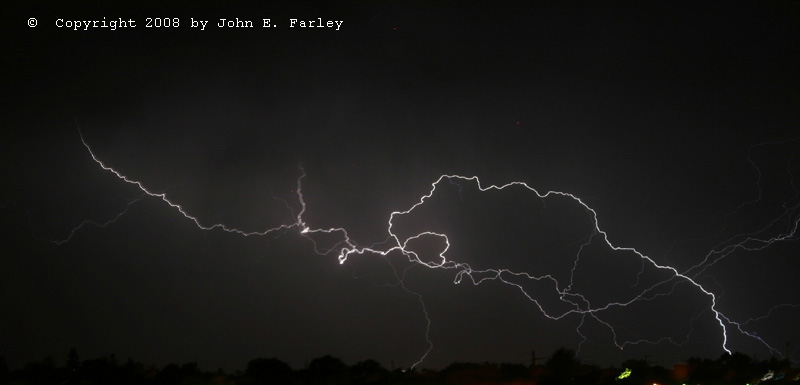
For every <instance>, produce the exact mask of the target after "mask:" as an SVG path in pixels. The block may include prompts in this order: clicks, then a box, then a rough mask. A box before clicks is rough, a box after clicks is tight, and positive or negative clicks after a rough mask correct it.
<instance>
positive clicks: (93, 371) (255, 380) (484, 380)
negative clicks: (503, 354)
mask: <svg viewBox="0 0 800 385" xmlns="http://www.w3.org/2000/svg"><path fill="white" fill-rule="evenodd" d="M538 361H539V359H537V358H536V357H535V354H532V358H531V365H522V364H496V363H488V362H484V363H458V362H457V363H453V364H451V365H450V366H448V367H446V368H445V369H442V370H427V369H421V370H402V369H396V370H387V369H386V368H384V367H383V366H381V364H380V363H378V362H376V361H373V360H366V361H361V362H358V363H356V364H354V365H352V366H348V365H346V364H345V363H344V362H342V360H340V359H338V358H336V357H333V356H330V355H326V356H323V357H319V358H315V359H313V360H312V361H310V362H309V363H308V365H306V367H305V368H302V369H292V367H291V366H289V365H288V364H287V363H285V362H283V361H281V360H279V359H276V358H256V359H254V360H251V361H250V362H248V363H247V369H246V370H245V371H243V372H242V371H237V372H235V373H225V372H224V371H222V370H221V369H220V370H217V371H212V372H206V371H201V370H199V369H198V367H197V363H196V362H190V363H184V364H169V365H166V366H164V367H163V368H157V367H155V366H152V365H145V364H142V363H140V362H136V361H134V360H132V359H131V358H128V359H127V360H126V361H125V362H122V363H120V362H118V361H117V358H116V357H115V356H114V355H111V356H108V357H101V358H95V359H90V360H84V361H81V360H80V358H79V356H78V353H77V352H76V351H75V349H72V350H71V351H70V352H69V354H68V355H67V360H66V364H65V365H64V366H57V365H56V363H55V360H54V359H53V358H52V357H47V358H45V359H43V360H41V361H39V362H33V363H29V364H27V365H25V366H24V367H23V368H21V369H18V370H13V371H10V370H9V368H8V366H7V363H6V360H5V358H3V357H0V384H37V385H38V384H43V385H44V384H48V385H49V384H80V385H92V384H120V385H126V384H131V385H133V384H153V385H161V384H165V385H166V384H176V385H195V384H209V385H211V384H213V385H234V384H239V385H256V384H270V385H272V384H275V385H292V384H313V385H339V384H342V385H359V384H448V385H449V384H454V385H455V384H460V385H461V384H467V385H470V384H474V385H478V384H507V385H511V384H520V385H521V384H537V385H562V384H563V385H591V384H614V385H634V384H637V385H638V384H646V385H652V384H658V385H669V384H685V385H697V384H701V385H716V384H720V385H722V384H736V385H747V384H749V385H756V384H760V383H762V385H766V384H776V385H777V384H788V383H792V384H800V370H798V369H797V368H794V367H793V366H792V365H791V362H790V361H789V360H786V359H782V360H779V359H776V358H770V359H769V360H766V361H757V360H755V359H753V358H751V357H749V356H747V355H744V354H741V353H734V354H732V355H730V354H724V355H722V356H721V357H719V358H718V359H716V360H711V359H702V358H698V357H692V358H689V359H687V360H686V361H685V362H682V363H679V364H675V365H673V366H672V367H669V368H666V367H663V366H659V365H652V363H651V362H649V361H647V359H631V360H627V361H625V362H623V363H622V364H621V365H620V366H619V367H609V368H601V367H599V366H595V365H590V364H586V363H583V362H581V361H580V360H579V359H577V358H576V356H575V352H574V351H572V350H568V349H564V348H562V349H559V350H557V351H556V352H555V353H553V355H551V356H550V357H549V358H548V359H547V360H546V361H544V362H543V363H538ZM626 374H627V375H626Z"/></svg>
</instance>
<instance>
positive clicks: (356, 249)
mask: <svg viewBox="0 0 800 385" xmlns="http://www.w3.org/2000/svg"><path fill="white" fill-rule="evenodd" d="M79 133H80V131H79ZM80 139H81V142H82V143H83V145H84V146H85V147H86V149H87V150H88V152H89V154H90V155H91V157H92V159H93V160H94V161H95V162H96V163H97V164H98V165H99V166H100V167H101V168H102V169H103V170H106V171H108V172H110V173H112V174H113V175H115V176H116V177H117V178H119V179H121V180H122V181H124V182H126V183H129V184H132V185H134V186H136V187H137V188H138V189H139V190H141V191H142V192H143V193H144V194H146V196H150V197H153V198H157V199H160V200H161V201H163V202H164V203H166V204H167V205H169V206H170V207H172V208H173V209H175V210H176V211H178V212H179V213H180V214H181V215H183V216H184V217H185V218H187V219H189V220H190V221H192V222H194V224H195V225H196V226H197V228H199V229H201V230H207V231H210V230H222V231H225V232H228V233H235V234H238V235H241V236H245V237H249V236H263V235H267V234H270V233H273V232H276V231H281V230H290V229H295V230H297V232H298V234H299V235H301V236H302V237H304V238H305V239H307V240H309V241H310V242H311V243H312V245H313V249H314V251H315V252H316V253H318V254H320V255H335V256H336V257H337V258H338V261H339V263H340V264H344V263H345V262H347V261H348V259H349V258H350V257H352V256H355V255H374V256H379V257H388V256H389V255H390V254H394V255H397V254H399V255H403V256H405V257H406V258H407V259H408V261H409V262H410V263H411V267H414V266H420V267H426V268H429V269H446V270H452V271H454V272H455V277H454V281H453V282H454V283H455V284H458V283H461V282H463V281H464V279H465V278H466V279H468V280H469V281H470V282H471V283H472V284H473V285H479V284H482V283H484V282H488V281H495V282H498V283H501V284H504V285H509V286H511V287H512V288H514V289H516V290H518V291H519V293H520V294H521V295H523V296H524V297H525V298H526V299H527V300H529V301H530V302H531V303H532V304H533V306H536V308H538V310H539V311H540V312H541V314H542V315H543V316H545V317H547V318H549V319H551V320H561V319H564V318H565V317H568V316H571V315H575V316H577V317H579V318H580V324H579V325H578V327H577V328H576V332H577V333H578V335H579V336H581V337H582V340H581V344H583V342H585V341H586V339H587V338H586V337H585V336H584V334H582V333H581V328H582V327H583V326H584V322H585V321H586V320H587V317H589V318H591V319H593V320H595V321H597V322H598V323H599V324H601V325H603V326H604V327H606V328H607V329H608V330H609V331H610V332H611V334H612V335H613V341H614V344H615V345H616V346H617V347H618V348H619V349H623V348H625V347H626V346H628V345H635V344H640V343H648V344H657V343H661V342H670V343H673V344H682V343H684V342H685V341H676V340H674V339H673V338H670V337H663V338H660V339H656V340H648V339H637V340H620V339H619V337H618V335H617V330H616V329H615V326H614V325H613V324H612V322H610V321H607V320H606V319H605V318H604V312H606V311H609V310H610V309H617V308H622V307H626V306H629V305H631V304H634V303H636V302H640V301H650V300H653V299H655V298H657V297H662V296H667V295H671V294H673V293H674V291H675V288H676V287H677V286H678V285H688V286H689V287H691V288H692V290H695V291H696V292H697V293H699V294H702V295H703V296H705V297H706V298H707V299H708V301H709V303H710V305H709V306H708V307H707V308H706V309H705V310H704V311H703V312H701V313H700V314H697V315H696V316H695V317H694V318H693V319H692V322H693V321H694V320H696V319H698V318H699V317H701V316H702V315H703V313H706V312H710V313H711V314H709V315H711V316H713V319H714V321H715V323H716V325H718V330H719V333H720V336H721V339H722V344H721V349H722V350H724V351H726V352H728V353H731V348H730V347H729V332H731V330H732V329H731V328H733V329H735V330H736V331H738V332H739V333H741V334H742V335H744V336H747V337H750V338H753V339H755V340H757V341H758V342H760V343H761V344H763V345H764V346H765V347H767V348H768V349H769V350H770V351H772V352H773V353H775V354H777V355H780V354H781V353H780V352H779V351H778V350H777V349H775V348H774V347H772V346H771V345H770V344H768V343H767V342H766V341H765V340H764V339H762V338H761V337H759V336H758V334H756V333H755V332H753V331H750V330H748V329H746V327H747V324H748V323H750V322H753V321H755V320H758V319H760V318H752V319H748V320H746V321H743V322H737V321H735V320H734V319H732V318H731V317H729V316H727V315H725V314H724V313H723V312H722V311H721V310H720V309H719V306H718V303H717V301H718V298H719V293H715V292H714V291H712V290H710V289H709V288H707V287H706V286H704V285H703V284H701V283H700V282H699V281H698V276H700V275H701V274H702V273H703V272H704V271H706V270H707V269H708V268H710V267H711V266H713V265H714V264H716V263H718V262H719V261H721V260H723V259H724V258H726V257H728V256H729V255H731V254H732V253H734V252H736V251H754V250H763V249H766V248H768V247H770V246H772V245H774V244H776V243H778V242H783V241H789V240H796V239H797V238H798V228H800V215H798V211H800V210H799V209H800V200H799V199H796V198H797V197H796V196H795V197H793V198H792V199H791V200H790V201H787V202H785V203H784V205H783V208H784V211H783V212H782V214H781V215H780V216H779V217H778V218H775V220H774V221H773V222H771V223H769V224H767V225H766V226H764V227H762V228H761V229H759V230H756V231H753V232H749V233H747V234H739V235H736V236H733V237H730V238H728V239H726V240H725V241H723V242H721V243H719V244H718V245H717V246H715V247H714V248H712V249H711V250H710V251H709V252H708V253H707V254H706V255H705V256H704V257H703V258H702V260H701V261H700V262H699V263H697V264H695V265H693V266H691V267H689V268H688V269H686V270H684V271H680V270H678V269H677V268H675V267H673V266H670V265H667V264H663V263H659V262H657V261H656V260H655V259H653V258H651V257H650V256H648V255H645V254H644V253H642V252H640V251H639V250H637V249H635V248H633V247H624V246H619V245H615V244H614V243H612V242H611V240H610V237H609V235H608V233H607V232H606V231H605V230H603V228H602V227H601V226H600V219H599V218H598V213H597V211H596V210H595V209H594V208H592V207H590V206H589V205H587V204H586V203H585V202H584V201H583V200H582V199H581V198H579V197H578V196H576V195H573V194H571V193H567V192H561V191H546V192H540V191H538V190H536V189H535V188H533V187H531V186H530V185H528V184H527V183H525V182H521V181H514V182H510V183H506V184H502V185H485V184H484V183H482V182H481V180H480V179H479V178H478V177H477V176H462V175H442V176H440V177H439V178H438V179H436V180H435V181H434V182H433V183H431V185H430V190H429V191H428V192H427V193H426V194H425V195H423V196H421V197H420V198H419V199H418V200H417V201H416V202H415V203H413V204H412V205H411V206H410V207H409V208H407V209H405V210H397V211H393V212H391V213H390V215H389V219H388V221H387V222H386V231H387V234H388V236H387V238H386V239H385V240H384V241H382V242H379V243H375V244H372V245H370V246H361V245H358V244H357V243H356V242H355V241H353V239H352V238H351V237H350V235H349V234H348V231H347V230H346V229H345V228H341V227H338V228H313V227H311V226H310V225H309V224H307V223H306V221H305V220H304V218H303V216H304V214H305V213H306V209H307V205H306V202H305V199H304V196H303V190H302V187H303V186H302V182H303V178H305V176H306V173H305V170H304V169H303V168H302V167H300V176H299V177H298V179H297V188H296V195H297V200H298V202H299V205H300V210H299V212H297V213H296V215H295V213H294V212H293V210H292V209H291V206H290V205H289V203H288V202H285V203H286V207H287V208H288V209H289V210H291V211H292V215H293V221H292V222H290V223H285V224H281V225H279V226H277V227H273V228H269V229H266V230H262V231H244V230H240V229H236V228H233V227H229V226H227V225H225V224H222V223H215V224H204V223H203V222H202V221H201V220H200V219H199V218H197V217H196V216H194V215H192V214H190V213H188V212H187V211H186V210H185V209H184V208H183V207H182V206H181V205H180V204H178V203H176V202H174V201H172V200H171V199H169V198H168V197H167V195H166V193H158V192H154V191H152V190H149V189H148V188H147V187H145V186H144V184H143V183H141V182H140V181H137V180H135V179H132V178H130V177H128V176H126V175H124V174H122V173H121V172H119V171H117V170H115V169H114V168H112V167H109V166H107V165H106V164H105V163H104V162H103V161H101V160H100V159H99V158H98V157H97V156H96V155H95V153H94V151H93V150H92V148H91V147H90V146H89V144H88V143H87V142H86V140H85V138H84V137H83V134H82V133H80ZM748 160H749V161H750V163H751V164H753V166H754V167H755V163H754V162H753V161H752V159H751V158H750V155H749V154H748ZM756 171H757V172H758V177H759V180H760V178H761V173H760V171H759V170H758V167H756ZM789 175H790V176H791V173H789ZM443 183H448V184H453V185H455V186H456V187H457V188H458V193H459V197H460V198H461V199H462V200H463V197H462V196H461V193H462V185H465V186H466V185H474V186H475V188H477V190H478V191H479V192H487V191H502V190H512V189H518V191H523V192H525V193H528V194H530V196H531V199H538V200H541V201H545V200H547V199H548V198H552V197H561V198H565V199H567V200H569V201H570V202H572V203H573V204H575V205H578V206H579V207H580V208H581V209H582V210H583V211H584V212H585V213H586V214H587V215H588V217H589V220H590V222H591V232H590V234H588V235H587V236H586V237H585V238H584V240H583V243H581V244H580V247H579V249H578V252H577V253H576V254H575V259H574V261H573V263H572V269H571V271H570V277H569V282H566V283H564V282H560V281H559V280H558V279H557V278H556V277H555V276H553V275H551V274H540V275H536V274H532V273H529V272H526V271H515V270H511V269H507V268H502V267H494V268H484V269H476V268H473V267H472V266H471V265H470V264H469V263H465V262H458V261H457V260H456V258H454V257H453V256H451V255H449V254H448V252H449V250H450V248H451V243H450V242H451V239H450V238H449V237H448V235H447V234H444V233H439V232H434V231H422V232H419V233H417V234H414V235H411V236H408V237H405V238H404V237H401V236H400V235H398V233H397V232H396V231H395V220H396V219H397V218H400V217H403V216H407V215H409V214H411V213H412V212H414V211H415V210H417V209H419V208H420V207H421V206H423V205H425V204H426V202H429V201H430V200H431V198H432V197H433V196H434V194H436V193H437V189H439V188H440V186H441V185H442V184H443ZM792 187H794V185H793V179H792ZM795 192H797V190H796V189H795ZM758 195H759V196H758V198H757V199H756V200H754V201H752V202H746V203H744V204H743V205H742V206H744V205H747V204H751V203H754V202H757V201H758V200H759V199H760V198H761V190H760V188H759V192H758ZM146 196H145V197H146ZM137 201H138V199H137V200H134V201H131V202H130V203H128V205H127V206H126V207H125V211H123V212H121V213H120V214H119V215H117V216H116V217H114V218H113V219H112V220H110V221H108V222H106V223H103V224H101V223H97V222H91V221H84V222H82V223H81V224H80V225H79V226H77V227H75V228H74V229H73V230H72V231H71V232H70V234H69V236H68V237H66V238H65V239H63V240H61V241H57V242H55V243H56V244H62V243H64V242H68V241H69V240H70V239H71V238H72V237H73V235H74V234H75V233H76V232H77V231H78V230H80V229H81V228H82V227H83V226H85V225H89V224H93V225H96V226H101V227H104V226H107V225H109V224H111V223H113V222H114V221H116V220H117V219H119V218H120V217H121V216H122V215H124V214H125V212H127V210H128V208H129V207H130V206H131V205H132V204H133V203H135V202H137ZM742 206H740V207H739V208H737V209H736V210H737V211H738V210H740V209H741V208H742ZM731 215H732V214H729V215H728V216H727V217H726V223H725V226H727V219H728V218H729V217H730V216H731ZM780 223H786V226H785V230H784V231H781V232H780V233H778V234H773V235H765V234H767V233H768V230H770V229H774V227H775V226H776V225H778V224H780ZM315 234H329V235H335V236H337V237H340V238H337V239H340V240H339V241H338V242H336V243H335V244H334V245H333V246H330V247H321V246H319V245H318V243H317V242H316V241H315V239H314V236H315ZM420 239H432V240H438V241H441V242H443V244H444V245H445V246H444V248H443V250H441V252H439V253H438V255H436V256H435V258H423V257H422V256H420V255H418V253H417V252H415V251H414V250H412V248H411V247H409V243H413V242H414V241H417V240H420ZM595 242H601V245H602V246H603V247H605V248H607V249H608V250H610V251H612V252H615V253H624V254H625V255H629V254H630V255H632V256H635V257H636V258H638V259H639V260H640V261H641V263H642V270H641V272H640V273H639V275H641V274H642V273H643V272H644V270H645V267H649V268H651V269H656V271H660V272H662V273H666V278H663V279H660V280H659V281H658V282H656V283H654V284H651V285H650V286H647V287H643V288H641V289H640V290H638V291H637V292H636V293H634V294H632V295H631V296H630V297H628V298H624V299H620V300H616V301H608V302H605V303H601V304H594V303H591V301H590V300H589V299H588V298H587V296H586V295H585V294H584V293H581V292H578V291H576V290H575V289H574V288H573V287H574V282H573V281H574V274H575V272H576V269H577V268H578V266H579V264H580V262H581V255H582V254H583V253H584V251H585V249H586V248H587V247H589V245H590V244H594V243H595ZM430 261H434V262H430ZM390 266H392V270H393V271H394V276H395V278H396V279H397V282H398V286H399V287H400V288H402V289H403V290H405V291H406V292H408V293H410V294H412V295H414V296H416V297H417V298H418V299H419V302H420V305H421V308H422V312H423V313H424V314H425V318H426V320H427V327H426V333H425V337H426V340H427V342H428V348H427V350H426V351H425V352H424V353H423V354H422V355H421V357H420V358H419V359H418V360H417V361H416V362H415V363H414V364H413V365H411V367H412V368H413V367H415V366H417V365H419V364H420V363H421V362H422V361H423V360H424V359H425V358H426V356H427V355H428V353H430V352H431V350H432V349H433V343H432V342H431V339H430V338H429V333H430V325H431V319H430V317H429V316H428V313H427V310H426V307H425V302H424V301H423V297H422V295H421V294H419V293H416V292H414V291H412V290H410V289H409V288H407V287H406V285H405V283H404V278H405V274H406V272H407V269H406V270H405V271H403V272H402V274H399V273H398V271H397V270H396V269H395V267H394V266H393V265H391V264H390ZM409 268H410V267H409ZM639 275H637V277H636V282H635V283H634V284H633V285H630V287H631V288H637V287H639V286H640V285H642V282H641V281H640V279H639ZM525 280H527V281H537V282H539V281H542V282H547V283H549V284H552V287H553V288H554V290H555V293H554V294H555V295H556V296H557V297H558V298H559V299H560V301H562V302H563V303H564V304H565V305H566V306H565V309H566V310H564V309H561V310H554V309H551V308H549V307H548V306H546V305H545V304H543V303H542V301H541V300H540V299H539V296H538V295H537V293H535V292H532V291H531V290H530V289H526V288H525V286H523V284H521V283H519V282H520V281H525ZM797 307H800V305H796V304H780V305H776V306H775V307H773V308H772V309H770V311H769V312H770V313H771V312H772V311H773V310H775V309H777V308H797ZM768 315H769V314H767V315H765V316H764V317H766V316H768ZM690 333H691V332H690ZM686 339H688V335H687V336H686ZM628 373H629V371H628ZM623 375H624V374H623ZM621 377H622V376H621Z"/></svg>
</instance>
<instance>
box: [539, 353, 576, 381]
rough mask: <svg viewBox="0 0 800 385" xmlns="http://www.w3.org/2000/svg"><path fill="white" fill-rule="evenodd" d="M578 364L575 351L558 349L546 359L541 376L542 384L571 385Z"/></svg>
mask: <svg viewBox="0 0 800 385" xmlns="http://www.w3.org/2000/svg"><path fill="white" fill-rule="evenodd" d="M579 364H580V362H579V361H578V360H577V359H576V358H575V351H574V350H570V349H565V348H560V349H558V350H556V351H555V353H553V355H552V356H550V358H548V359H547V362H546V363H545V365H544V367H545V369H544V373H543V374H542V383H543V384H552V385H558V384H572V383H574V382H575V374H576V371H577V369H578V365H579Z"/></svg>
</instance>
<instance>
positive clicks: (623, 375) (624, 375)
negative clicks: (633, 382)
mask: <svg viewBox="0 0 800 385" xmlns="http://www.w3.org/2000/svg"><path fill="white" fill-rule="evenodd" d="M630 376H631V370H630V369H628V368H625V371H624V372H622V374H620V375H619V377H617V379H618V380H621V379H623V378H628V377H630Z"/></svg>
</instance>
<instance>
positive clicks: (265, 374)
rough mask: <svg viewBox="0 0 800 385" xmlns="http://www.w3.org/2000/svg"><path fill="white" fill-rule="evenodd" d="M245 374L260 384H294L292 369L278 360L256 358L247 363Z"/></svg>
mask: <svg viewBox="0 0 800 385" xmlns="http://www.w3.org/2000/svg"><path fill="white" fill-rule="evenodd" d="M245 374H246V375H247V376H248V377H250V378H252V379H253V380H254V381H256V383H259V384H279V385H283V384H289V383H291V382H292V368H291V367H290V366H289V364H287V363H285V362H283V361H281V360H279V359H277V358H256V359H254V360H252V361H250V362H248V363H247V370H246V371H245Z"/></svg>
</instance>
